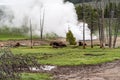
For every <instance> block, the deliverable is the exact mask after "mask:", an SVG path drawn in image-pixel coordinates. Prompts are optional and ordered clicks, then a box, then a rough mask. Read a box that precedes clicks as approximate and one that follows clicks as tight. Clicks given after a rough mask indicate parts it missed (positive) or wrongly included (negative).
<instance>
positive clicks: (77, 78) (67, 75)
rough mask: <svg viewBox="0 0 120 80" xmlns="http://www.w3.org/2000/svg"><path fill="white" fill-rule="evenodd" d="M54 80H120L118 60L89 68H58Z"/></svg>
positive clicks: (54, 72) (119, 63)
mask: <svg viewBox="0 0 120 80" xmlns="http://www.w3.org/2000/svg"><path fill="white" fill-rule="evenodd" d="M53 74H54V75H55V76H54V78H55V80H120V60H116V61H113V62H109V63H104V64H99V65H89V66H85V65H84V66H74V67H67V66H66V67H65V66H64V67H59V68H57V70H55V71H53Z"/></svg>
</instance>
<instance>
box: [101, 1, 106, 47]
mask: <svg viewBox="0 0 120 80" xmlns="http://www.w3.org/2000/svg"><path fill="white" fill-rule="evenodd" d="M102 2H103V3H104V0H101V4H100V6H101V9H102V13H101V15H102V19H101V23H102V24H101V30H100V32H101V44H100V48H104V46H105V36H104V8H103V6H104V5H102V4H103V3H102Z"/></svg>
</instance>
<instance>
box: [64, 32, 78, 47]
mask: <svg viewBox="0 0 120 80" xmlns="http://www.w3.org/2000/svg"><path fill="white" fill-rule="evenodd" d="M66 41H68V42H69V44H70V45H76V42H75V41H76V38H75V37H74V36H73V33H72V31H71V30H69V31H68V32H67V33H66Z"/></svg>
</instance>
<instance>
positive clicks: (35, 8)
mask: <svg viewBox="0 0 120 80" xmlns="http://www.w3.org/2000/svg"><path fill="white" fill-rule="evenodd" d="M0 5H1V6H4V7H6V8H7V9H8V10H9V11H7V13H11V11H12V13H13V15H14V18H13V20H12V22H5V24H9V26H16V27H20V26H22V24H23V23H24V22H25V20H26V19H25V18H27V22H28V24H27V25H29V20H30V19H31V21H32V25H33V29H34V30H35V32H36V34H39V31H40V17H41V15H42V16H43V15H44V34H45V33H50V32H54V33H56V34H57V35H59V36H62V37H65V36H66V32H67V31H68V28H70V29H71V31H72V32H73V34H74V36H75V37H76V39H77V40H82V28H83V24H82V23H79V24H78V21H77V15H76V11H75V7H74V5H73V4H72V3H70V2H64V1H63V0H0ZM87 26H88V25H87V24H86V25H85V29H86V36H85V39H90V31H89V29H88V27H87Z"/></svg>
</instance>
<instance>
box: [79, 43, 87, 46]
mask: <svg viewBox="0 0 120 80" xmlns="http://www.w3.org/2000/svg"><path fill="white" fill-rule="evenodd" d="M78 44H79V46H83V42H78ZM86 45H87V44H86V43H85V46H86Z"/></svg>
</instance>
